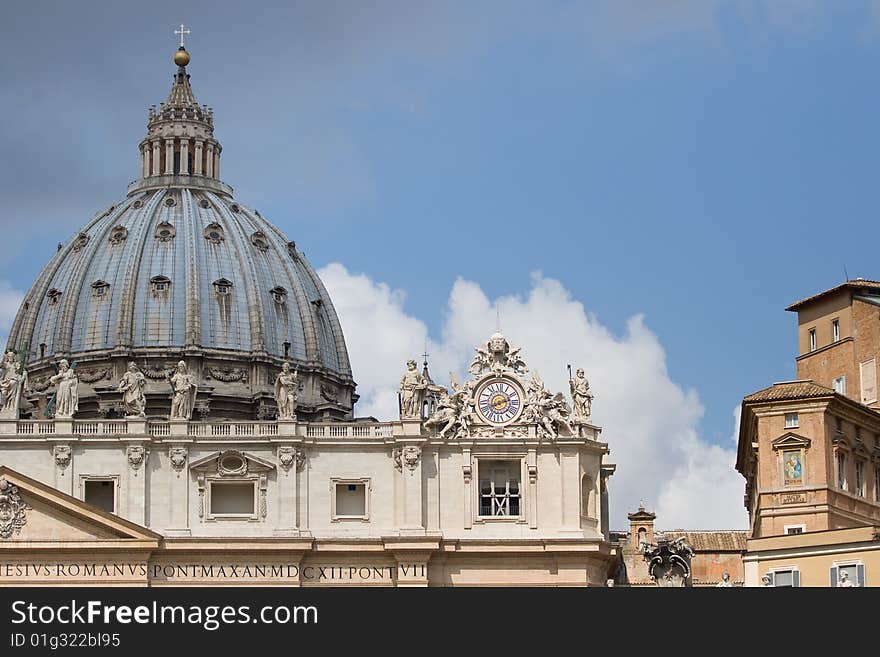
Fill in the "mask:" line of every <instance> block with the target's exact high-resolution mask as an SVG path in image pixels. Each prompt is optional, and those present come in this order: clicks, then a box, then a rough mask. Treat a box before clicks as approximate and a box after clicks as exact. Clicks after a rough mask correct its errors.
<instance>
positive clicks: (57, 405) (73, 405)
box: [49, 359, 79, 420]
mask: <svg viewBox="0 0 880 657" xmlns="http://www.w3.org/2000/svg"><path fill="white" fill-rule="evenodd" d="M49 383H54V384H55V385H56V386H57V388H56V390H55V395H54V397H53V399H52V400H50V404H49V406H54V414H53V417H54V418H55V419H56V420H69V419H71V418H73V416H74V415H75V414H76V412H77V411H78V410H79V379H78V378H77V376H76V371H75V370H73V369H72V368H71V367H70V364H69V363H68V362H67V360H66V359H62V360H61V362H60V363H58V374H56V375H55V376H51V377H49ZM53 402H54V403H53Z"/></svg>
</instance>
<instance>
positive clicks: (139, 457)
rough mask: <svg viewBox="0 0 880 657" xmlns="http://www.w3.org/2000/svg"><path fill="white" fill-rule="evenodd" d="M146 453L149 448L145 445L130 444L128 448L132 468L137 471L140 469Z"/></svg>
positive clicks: (127, 452)
mask: <svg viewBox="0 0 880 657" xmlns="http://www.w3.org/2000/svg"><path fill="white" fill-rule="evenodd" d="M146 455H147V450H146V448H145V447H144V446H143V445H129V446H128V449H127V450H126V457H127V458H128V464H129V465H130V466H131V469H132V470H135V471H137V470H139V469H140V467H141V466H142V465H143V463H144V458H145V457H146Z"/></svg>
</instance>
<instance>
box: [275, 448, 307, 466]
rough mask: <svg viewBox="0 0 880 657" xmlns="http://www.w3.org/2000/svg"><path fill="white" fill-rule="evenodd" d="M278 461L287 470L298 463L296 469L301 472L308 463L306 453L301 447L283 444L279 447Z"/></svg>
mask: <svg viewBox="0 0 880 657" xmlns="http://www.w3.org/2000/svg"><path fill="white" fill-rule="evenodd" d="M278 462H279V463H280V464H281V467H282V468H284V470H285V471H287V470H290V468H292V467H293V466H294V465H296V470H297V472H299V471H301V470H302V469H303V468H304V467H305V465H306V453H305V451H304V450H302V449H300V448H299V447H291V446H289V445H285V446H281V447H279V448H278Z"/></svg>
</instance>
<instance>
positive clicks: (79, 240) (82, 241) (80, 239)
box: [73, 233, 89, 251]
mask: <svg viewBox="0 0 880 657" xmlns="http://www.w3.org/2000/svg"><path fill="white" fill-rule="evenodd" d="M88 243H89V236H88V235H86V234H85V233H80V234H79V235H77V236H76V240H74V242H73V250H74V251H79V250H80V249H82V248H83V247H84V246H85V245H86V244H88Z"/></svg>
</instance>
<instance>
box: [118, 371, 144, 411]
mask: <svg viewBox="0 0 880 657" xmlns="http://www.w3.org/2000/svg"><path fill="white" fill-rule="evenodd" d="M146 385H147V380H146V377H144V375H143V374H142V373H141V371H140V370H139V369H138V366H137V364H136V363H135V362H134V361H132V362H130V363H129V364H128V371H127V372H126V373H125V374H123V375H122V378H121V379H120V381H119V386H118V387H117V390H119V392H121V393H122V405H123V407H124V408H125V415H126V417H144V411H145V410H146V408H147V397H146V395H144V388H145V387H146Z"/></svg>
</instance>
